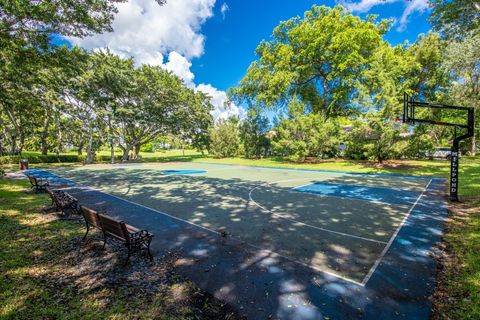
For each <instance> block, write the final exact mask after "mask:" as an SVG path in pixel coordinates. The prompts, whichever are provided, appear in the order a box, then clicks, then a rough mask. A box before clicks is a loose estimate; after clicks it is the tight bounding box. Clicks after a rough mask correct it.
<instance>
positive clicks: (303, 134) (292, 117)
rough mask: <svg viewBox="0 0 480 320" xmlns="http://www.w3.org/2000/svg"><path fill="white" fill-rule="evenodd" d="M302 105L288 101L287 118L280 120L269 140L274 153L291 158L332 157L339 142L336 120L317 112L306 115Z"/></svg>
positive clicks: (299, 159) (295, 101)
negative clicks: (272, 139) (273, 138)
mask: <svg viewBox="0 0 480 320" xmlns="http://www.w3.org/2000/svg"><path fill="white" fill-rule="evenodd" d="M305 108H306V106H305V105H304V104H303V102H301V101H299V100H293V101H292V102H291V104H290V106H289V113H288V118H284V119H281V120H280V123H279V125H278V126H277V127H275V128H274V130H276V131H277V132H276V138H275V140H274V141H273V142H272V144H273V150H274V152H275V153H276V154H281V155H284V156H287V157H288V158H289V159H291V160H294V161H304V160H305V159H306V158H307V157H316V158H320V159H322V158H329V157H333V156H336V155H337V154H338V151H339V150H338V149H339V144H340V127H339V125H338V123H337V122H336V121H335V120H333V119H326V118H325V117H324V116H323V115H321V114H314V113H308V114H307V113H306V112H305Z"/></svg>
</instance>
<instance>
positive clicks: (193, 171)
mask: <svg viewBox="0 0 480 320" xmlns="http://www.w3.org/2000/svg"><path fill="white" fill-rule="evenodd" d="M160 173H161V174H167V175H168V174H202V173H207V170H162V171H160Z"/></svg>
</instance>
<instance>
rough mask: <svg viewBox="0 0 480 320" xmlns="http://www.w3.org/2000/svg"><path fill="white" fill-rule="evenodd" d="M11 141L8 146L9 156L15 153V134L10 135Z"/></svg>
mask: <svg viewBox="0 0 480 320" xmlns="http://www.w3.org/2000/svg"><path fill="white" fill-rule="evenodd" d="M10 137H11V139H12V141H11V146H10V154H11V155H12V156H13V155H14V154H16V153H17V136H16V135H15V134H12V135H10Z"/></svg>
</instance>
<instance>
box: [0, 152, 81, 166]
mask: <svg viewBox="0 0 480 320" xmlns="http://www.w3.org/2000/svg"><path fill="white" fill-rule="evenodd" d="M20 159H26V160H28V162H29V163H62V162H82V161H84V160H85V156H84V155H81V156H79V155H76V154H71V155H70V154H62V155H58V156H57V155H55V154H49V155H41V154H38V155H37V154H33V155H32V154H29V155H25V156H21V157H20V156H3V157H0V164H17V163H19V162H20Z"/></svg>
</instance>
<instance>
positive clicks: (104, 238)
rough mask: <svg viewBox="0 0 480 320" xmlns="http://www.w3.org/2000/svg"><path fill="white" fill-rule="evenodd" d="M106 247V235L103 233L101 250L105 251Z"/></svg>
mask: <svg viewBox="0 0 480 320" xmlns="http://www.w3.org/2000/svg"><path fill="white" fill-rule="evenodd" d="M106 245H107V235H106V234H105V232H104V233H103V247H102V249H105V246H106Z"/></svg>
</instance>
